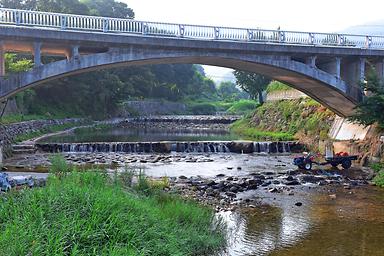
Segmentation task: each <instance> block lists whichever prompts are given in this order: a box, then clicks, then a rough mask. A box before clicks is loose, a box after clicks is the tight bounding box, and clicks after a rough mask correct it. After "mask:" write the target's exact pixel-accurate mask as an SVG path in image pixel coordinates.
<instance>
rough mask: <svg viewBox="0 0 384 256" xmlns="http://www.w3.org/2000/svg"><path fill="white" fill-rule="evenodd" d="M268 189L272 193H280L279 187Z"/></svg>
mask: <svg viewBox="0 0 384 256" xmlns="http://www.w3.org/2000/svg"><path fill="white" fill-rule="evenodd" d="M268 191H269V192H271V193H278V192H279V190H278V189H277V188H271V189H269V190H268Z"/></svg>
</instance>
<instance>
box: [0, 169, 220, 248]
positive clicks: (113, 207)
mask: <svg viewBox="0 0 384 256" xmlns="http://www.w3.org/2000/svg"><path fill="white" fill-rule="evenodd" d="M59 165H61V163H59ZM143 177H144V176H143ZM142 179H143V180H142V181H141V182H143V183H146V181H145V180H144V178H142ZM142 186H143V184H142ZM213 216H214V215H213V212H212V210H211V209H208V208H204V207H202V206H199V205H197V204H196V203H194V202H189V201H184V200H182V199H180V198H179V197H176V196H171V195H168V194H164V193H160V194H159V193H149V194H146V195H144V194H143V193H140V192H133V191H132V190H127V189H125V188H124V186H122V185H121V183H120V182H114V180H113V179H111V178H110V177H109V175H107V174H106V172H100V171H90V172H84V173H80V172H76V171H72V172H70V173H68V174H67V175H65V176H56V175H51V176H50V177H49V180H48V185H47V186H46V187H44V188H39V189H32V190H23V191H17V192H12V193H10V194H7V195H6V196H4V197H1V198H0V255H211V254H212V253H213V252H214V251H215V250H217V249H219V248H220V247H221V246H222V245H223V243H224V238H223V237H224V236H223V233H222V229H221V228H220V227H216V228H213V226H212V220H213Z"/></svg>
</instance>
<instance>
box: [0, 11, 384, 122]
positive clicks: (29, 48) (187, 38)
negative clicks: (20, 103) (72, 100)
mask: <svg viewBox="0 0 384 256" xmlns="http://www.w3.org/2000/svg"><path fill="white" fill-rule="evenodd" d="M6 52H26V53H32V54H33V56H34V68H33V69H32V70H30V71H27V72H23V73H18V74H11V75H9V76H7V74H5V68H4V54H5V53H6ZM42 55H47V56H64V57H65V59H63V60H60V61H57V62H52V63H47V64H43V63H42V62H41V56H42ZM162 63H191V64H205V65H214V66H221V67H228V68H233V69H239V70H245V71H251V72H256V73H260V74H263V75H266V76H269V77H271V78H273V79H275V80H278V81H281V82H284V83H286V84H288V85H290V86H292V87H293V88H295V89H298V90H300V91H302V92H304V93H305V94H307V95H309V96H310V97H312V98H314V99H316V100H317V101H319V102H320V103H322V104H323V105H325V106H327V107H328V108H330V109H331V110H333V111H334V112H335V113H337V114H338V115H340V116H344V117H345V116H349V115H351V114H352V113H353V109H354V107H355V106H356V104H357V103H358V102H360V101H361V99H362V97H363V94H362V91H361V88H360V86H359V85H360V83H361V82H362V81H363V80H364V77H365V74H366V72H367V70H369V69H370V68H371V67H374V69H375V71H376V72H378V74H379V77H383V75H384V37H379V36H369V35H343V34H326V33H313V32H291V31H280V30H260V29H245V28H227V27H209V26H195V25H185V24H168V23H156V22H143V21H136V20H130V19H115V18H105V17H93V16H78V15H71V14H58V13H44V12H34V11H25V10H14V9H4V8H0V76H1V78H0V101H3V100H5V99H7V98H9V97H11V96H13V95H15V94H16V93H18V92H21V91H23V90H25V89H27V88H31V87H34V86H37V85H40V84H44V82H46V81H50V80H53V79H57V78H60V77H65V76H70V75H73V74H79V73H84V72H88V71H92V70H98V69H104V68H112V67H119V66H130V65H146V64H162ZM368 63H369V64H370V65H368Z"/></svg>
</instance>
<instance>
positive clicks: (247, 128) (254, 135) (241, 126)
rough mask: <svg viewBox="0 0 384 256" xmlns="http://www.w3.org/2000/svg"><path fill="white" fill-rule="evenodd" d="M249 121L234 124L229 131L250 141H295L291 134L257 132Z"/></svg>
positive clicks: (244, 119)
mask: <svg viewBox="0 0 384 256" xmlns="http://www.w3.org/2000/svg"><path fill="white" fill-rule="evenodd" d="M249 121H250V119H249V118H243V119H240V120H238V121H236V122H234V123H233V124H232V125H231V131H232V132H234V133H236V134H239V135H241V136H243V137H245V138H246V139H250V140H277V141H289V140H294V139H295V137H294V136H293V134H290V133H287V132H272V131H262V130H259V129H257V128H256V127H252V126H251V124H250V122H249Z"/></svg>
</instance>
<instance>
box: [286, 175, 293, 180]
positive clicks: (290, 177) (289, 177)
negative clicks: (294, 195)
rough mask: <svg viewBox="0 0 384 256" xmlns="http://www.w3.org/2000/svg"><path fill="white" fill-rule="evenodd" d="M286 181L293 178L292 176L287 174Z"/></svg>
mask: <svg viewBox="0 0 384 256" xmlns="http://www.w3.org/2000/svg"><path fill="white" fill-rule="evenodd" d="M285 179H286V180H287V181H292V180H294V178H293V177H292V176H291V175H289V176H288V177H287V178H285Z"/></svg>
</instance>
